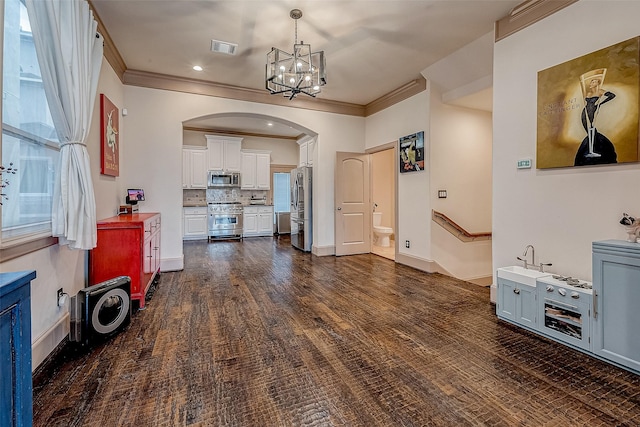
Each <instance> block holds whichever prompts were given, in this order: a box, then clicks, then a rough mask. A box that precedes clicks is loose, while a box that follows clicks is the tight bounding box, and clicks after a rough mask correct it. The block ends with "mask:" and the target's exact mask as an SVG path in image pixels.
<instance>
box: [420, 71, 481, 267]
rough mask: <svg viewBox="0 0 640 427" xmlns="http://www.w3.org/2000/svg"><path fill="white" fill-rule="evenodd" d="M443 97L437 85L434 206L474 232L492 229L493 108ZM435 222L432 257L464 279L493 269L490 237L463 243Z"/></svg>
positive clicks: (433, 120)
mask: <svg viewBox="0 0 640 427" xmlns="http://www.w3.org/2000/svg"><path fill="white" fill-rule="evenodd" d="M443 62H445V63H446V62H447V60H446V59H445V60H444V61H443ZM451 67H453V65H451ZM441 98H442V95H441V92H440V91H439V88H438V87H437V86H436V85H435V84H432V85H431V158H432V159H433V161H432V162H431V194H430V197H431V203H432V207H433V209H434V210H436V211H438V212H442V213H443V214H445V215H446V216H448V217H449V218H451V219H452V220H453V221H455V222H456V223H457V224H459V225H460V226H461V227H463V228H464V229H465V230H467V231H469V232H471V233H480V232H491V200H492V198H491V174H492V164H491V158H492V146H491V144H492V118H491V113H489V112H486V111H481V110H474V109H468V108H462V107H457V106H453V105H447V104H443V103H442V101H441ZM438 190H446V191H447V198H446V199H439V198H438ZM430 223H431V228H432V236H431V238H432V256H433V259H434V260H436V261H437V262H438V264H439V265H441V266H442V267H443V268H444V269H445V270H446V271H448V272H450V273H451V274H452V275H453V276H455V277H458V278H461V279H475V278H479V277H486V276H490V275H491V274H492V263H491V241H490V240H484V241H477V242H462V241H460V240H459V239H458V238H457V237H455V236H453V235H452V234H451V233H449V232H447V231H445V230H444V229H443V228H442V227H441V226H440V225H439V224H437V223H435V222H433V221H430Z"/></svg>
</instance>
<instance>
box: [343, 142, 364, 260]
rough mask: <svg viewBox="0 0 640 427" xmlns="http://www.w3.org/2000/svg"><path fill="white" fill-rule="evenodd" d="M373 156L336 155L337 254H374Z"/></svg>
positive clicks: (357, 154)
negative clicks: (370, 172) (371, 169)
mask: <svg viewBox="0 0 640 427" xmlns="http://www.w3.org/2000/svg"><path fill="white" fill-rule="evenodd" d="M370 210H371V208H370V203H369V155H368V154H363V153H341V152H338V153H336V171H335V243H336V255H338V256H341V255H354V254H362V253H369V252H371V233H370V229H371V212H370Z"/></svg>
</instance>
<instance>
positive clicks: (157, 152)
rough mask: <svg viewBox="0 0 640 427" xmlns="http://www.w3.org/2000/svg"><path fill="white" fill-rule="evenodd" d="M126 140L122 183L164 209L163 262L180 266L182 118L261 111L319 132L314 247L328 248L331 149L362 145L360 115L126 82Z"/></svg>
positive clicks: (149, 207)
mask: <svg viewBox="0 0 640 427" xmlns="http://www.w3.org/2000/svg"><path fill="white" fill-rule="evenodd" d="M124 93H125V102H124V104H125V105H124V108H127V109H128V112H129V114H128V116H127V117H126V118H125V119H124V122H125V125H126V130H127V144H123V145H122V147H123V152H122V153H121V162H122V165H121V166H122V169H123V170H124V173H123V174H122V176H121V181H122V183H123V188H127V187H135V188H137V187H142V188H144V189H145V193H146V194H145V195H146V201H145V202H144V204H142V205H141V207H140V209H141V210H142V211H147V212H151V211H154V212H160V213H161V214H162V218H163V220H162V229H161V233H162V242H161V245H162V255H161V257H162V264H161V269H163V270H169V269H175V268H181V266H182V233H181V217H182V171H181V162H177V161H176V159H181V150H182V139H183V131H182V122H183V121H185V120H190V119H193V118H196V117H202V116H205V115H210V114H216V113H228V112H241V113H255V114H265V115H269V116H273V117H277V118H281V119H285V120H289V121H292V122H294V123H297V124H299V125H301V126H303V127H306V128H308V129H311V130H313V131H314V132H316V133H317V134H318V143H317V144H316V150H317V151H316V153H315V158H314V172H313V178H314V185H313V190H314V195H313V202H314V206H313V214H314V219H315V220H314V226H313V232H314V247H320V248H332V247H333V245H334V234H333V223H334V218H333V204H334V200H333V193H334V191H333V174H334V167H335V152H336V151H337V150H338V149H340V150H341V151H363V150H364V146H363V141H364V118H362V117H352V116H342V115H338V114H331V113H324V112H317V111H310V110H302V109H295V108H289V107H280V106H272V105H264V104H256V103H250V102H244V101H236V100H231V99H223V98H214V97H210V96H203V95H193V94H186V93H178V92H169V91H163V90H157V89H147V88H141V87H133V86H125V88H124Z"/></svg>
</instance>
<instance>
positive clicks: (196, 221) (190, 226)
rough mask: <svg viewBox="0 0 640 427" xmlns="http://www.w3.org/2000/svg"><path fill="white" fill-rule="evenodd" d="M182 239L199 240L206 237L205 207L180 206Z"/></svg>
mask: <svg viewBox="0 0 640 427" xmlns="http://www.w3.org/2000/svg"><path fill="white" fill-rule="evenodd" d="M182 213H183V215H182V224H183V229H182V232H183V234H182V239H183V240H199V239H206V238H207V233H208V225H207V208H206V206H205V207H184V208H182Z"/></svg>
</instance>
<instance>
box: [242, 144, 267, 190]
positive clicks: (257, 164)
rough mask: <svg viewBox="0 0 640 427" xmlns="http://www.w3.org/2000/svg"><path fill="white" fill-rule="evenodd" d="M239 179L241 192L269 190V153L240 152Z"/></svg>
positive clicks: (256, 151)
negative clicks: (240, 166) (240, 167)
mask: <svg viewBox="0 0 640 427" xmlns="http://www.w3.org/2000/svg"><path fill="white" fill-rule="evenodd" d="M241 158H242V170H241V171H240V179H241V181H242V184H241V188H242V189H243V190H269V189H271V152H270V151H258V150H242V155H241Z"/></svg>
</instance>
